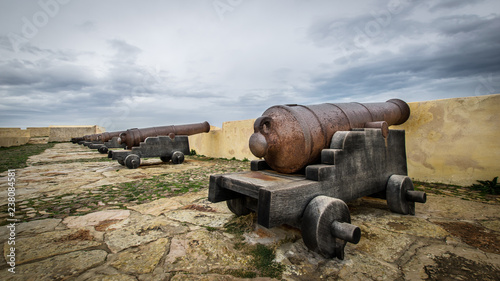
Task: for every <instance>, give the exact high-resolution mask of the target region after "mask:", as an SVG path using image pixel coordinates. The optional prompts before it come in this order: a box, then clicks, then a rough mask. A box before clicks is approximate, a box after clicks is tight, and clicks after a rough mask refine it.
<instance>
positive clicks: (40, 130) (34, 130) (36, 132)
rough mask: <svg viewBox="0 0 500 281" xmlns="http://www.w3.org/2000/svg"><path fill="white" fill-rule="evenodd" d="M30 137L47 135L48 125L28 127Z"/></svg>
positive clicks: (48, 133) (48, 131) (48, 132)
mask: <svg viewBox="0 0 500 281" xmlns="http://www.w3.org/2000/svg"><path fill="white" fill-rule="evenodd" d="M26 130H28V131H30V134H31V137H32V138H38V137H48V136H49V135H50V127H28V128H26Z"/></svg>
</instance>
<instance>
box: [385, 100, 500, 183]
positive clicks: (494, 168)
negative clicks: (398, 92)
mask: <svg viewBox="0 0 500 281" xmlns="http://www.w3.org/2000/svg"><path fill="white" fill-rule="evenodd" d="M409 105H410V109H411V114H410V118H409V119H408V121H406V122H405V123H404V124H402V125H400V126H393V127H391V129H404V130H406V154H407V158H408V160H407V161H408V174H409V176H410V177H411V178H412V179H415V180H419V181H427V182H442V183H447V184H456V185H471V184H473V183H476V180H492V179H493V178H494V177H496V176H500V94H496V95H488V96H477V97H466V98H453V99H444V100H434V101H425V102H413V103H409Z"/></svg>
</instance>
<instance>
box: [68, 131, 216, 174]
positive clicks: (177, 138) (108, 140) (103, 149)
mask: <svg viewBox="0 0 500 281" xmlns="http://www.w3.org/2000/svg"><path fill="white" fill-rule="evenodd" d="M209 131H210V124H208V122H203V123H197V124H187V125H177V126H175V125H170V126H162V127H151V128H143V129H137V128H134V129H128V130H126V131H117V132H105V133H102V134H94V135H86V136H83V137H80V138H73V139H71V142H73V143H78V144H81V145H84V146H87V147H88V148H90V149H97V150H98V151H99V153H102V154H106V153H107V154H108V157H109V158H111V159H113V160H117V161H118V163H120V164H121V165H124V166H126V167H127V168H130V169H136V168H137V167H139V165H140V164H141V158H147V157H159V158H160V159H161V160H162V161H163V162H170V161H172V163H173V164H181V163H183V162H184V155H186V154H188V155H189V153H190V150H189V141H188V136H190V135H194V134H199V133H206V132H209ZM113 148H123V149H124V150H113Z"/></svg>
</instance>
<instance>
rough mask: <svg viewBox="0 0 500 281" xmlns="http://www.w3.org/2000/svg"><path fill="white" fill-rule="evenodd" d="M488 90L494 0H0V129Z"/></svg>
mask: <svg viewBox="0 0 500 281" xmlns="http://www.w3.org/2000/svg"><path fill="white" fill-rule="evenodd" d="M494 93H500V1H499V0H439V1H423V0H380V1H374V0H363V1H357V0H356V1H334V0H324V1H323V0H289V1H284V0H275V1H264V0H215V1H214V0H191V1H186V0H178V1H173V0H171V1H165V0H164V1H130V0H126V1H124V0H119V1H118V0H116V1H102V0H99V1H91V0H90V1H89V0H86V1H83V0H72V1H71V0H40V1H14V0H11V1H7V0H0V127H43V126H49V125H94V124H97V125H100V126H104V127H105V128H106V130H107V131H116V130H124V129H127V128H131V127H151V126H160V125H169V124H186V123H194V122H202V121H205V120H206V121H208V122H209V123H211V124H212V125H215V126H218V127H220V126H221V125H222V122H223V121H230V120H241V119H250V118H256V117H258V116H260V115H261V114H262V112H264V111H265V110H266V109H267V108H268V107H270V106H272V105H276V104H289V103H297V104H305V105H308V104H317V103H325V102H351V101H358V102H379V101H385V100H387V99H390V98H401V99H403V100H405V101H407V102H412V101H424V100H434V99H443V98H453V97H465V96H478V95H488V94H494Z"/></svg>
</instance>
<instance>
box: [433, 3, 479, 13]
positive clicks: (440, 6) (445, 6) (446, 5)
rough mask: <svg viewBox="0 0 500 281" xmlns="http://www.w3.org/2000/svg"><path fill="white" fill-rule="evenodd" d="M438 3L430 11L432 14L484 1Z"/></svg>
mask: <svg viewBox="0 0 500 281" xmlns="http://www.w3.org/2000/svg"><path fill="white" fill-rule="evenodd" d="M436 2H438V3H437V4H435V5H434V6H432V7H431V8H430V9H429V11H430V12H439V11H442V10H449V9H457V8H461V7H465V6H469V5H474V4H477V3H480V2H483V0H441V1H436Z"/></svg>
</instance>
